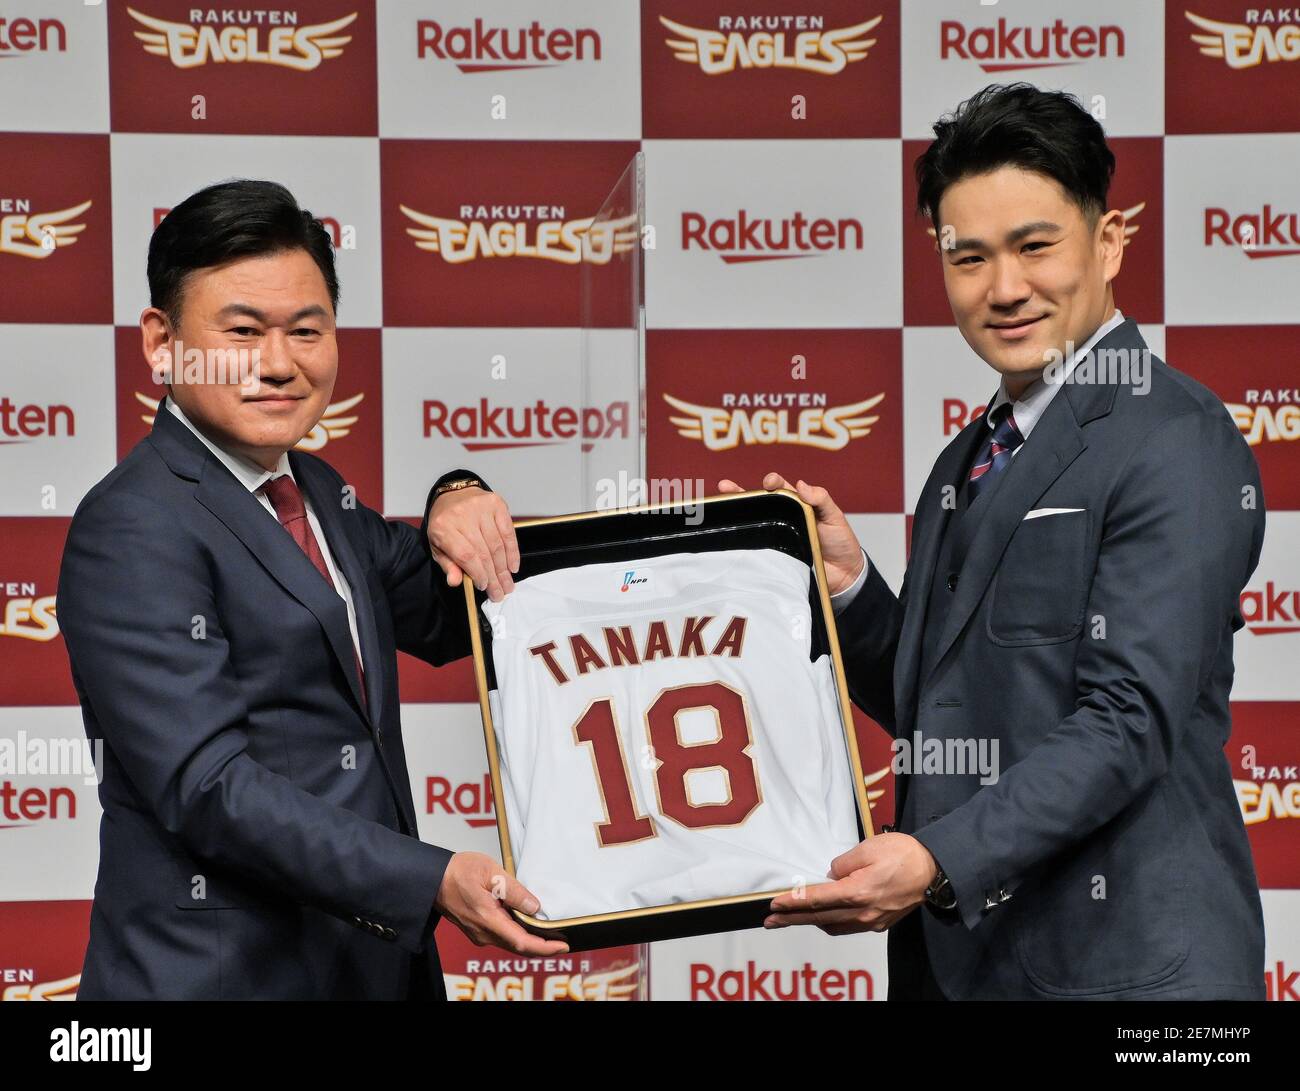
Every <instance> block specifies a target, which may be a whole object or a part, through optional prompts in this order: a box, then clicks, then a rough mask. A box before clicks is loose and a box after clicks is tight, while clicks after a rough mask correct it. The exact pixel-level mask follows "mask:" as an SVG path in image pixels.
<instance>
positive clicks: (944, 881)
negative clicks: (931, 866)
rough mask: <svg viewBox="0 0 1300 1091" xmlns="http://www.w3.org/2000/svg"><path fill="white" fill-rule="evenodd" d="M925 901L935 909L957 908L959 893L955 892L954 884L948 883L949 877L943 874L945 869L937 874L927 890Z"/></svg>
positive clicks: (941, 869)
mask: <svg viewBox="0 0 1300 1091" xmlns="http://www.w3.org/2000/svg"><path fill="white" fill-rule="evenodd" d="M925 900H926V901H927V902H929V903H930V904H931V905H932V906H934V908H935V909H955V908H956V907H957V892H956V891H955V890H953V888H952V883H950V882H949V881H948V876H947V875H945V874H944V873H943V868H940V869H939V870H938V871H936V872H935V874H934V879H933V880H932V881H931V882H930V885H929V886H927V887H926V888H925Z"/></svg>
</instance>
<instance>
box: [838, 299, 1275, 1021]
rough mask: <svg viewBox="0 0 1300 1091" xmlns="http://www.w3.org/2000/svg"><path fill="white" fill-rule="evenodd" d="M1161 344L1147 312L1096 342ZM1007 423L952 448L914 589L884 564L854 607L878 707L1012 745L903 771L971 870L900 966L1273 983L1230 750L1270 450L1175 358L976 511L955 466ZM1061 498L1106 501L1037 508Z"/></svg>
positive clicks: (996, 989) (1152, 986)
mask: <svg viewBox="0 0 1300 1091" xmlns="http://www.w3.org/2000/svg"><path fill="white" fill-rule="evenodd" d="M1145 348H1146V344H1145V342H1144V341H1143V339H1142V336H1141V334H1140V333H1139V332H1138V329H1137V326H1136V325H1135V324H1134V323H1133V322H1132V321H1125V322H1123V323H1122V324H1121V325H1120V326H1118V327H1117V328H1116V329H1114V330H1113V331H1111V332H1110V333H1109V334H1108V335H1106V336H1105V337H1104V338H1103V339H1102V340H1101V341H1100V342H1099V343H1098V345H1097V346H1096V350H1095V351H1096V352H1100V351H1102V350H1106V349H1125V350H1128V351H1130V352H1131V351H1136V350H1141V349H1145ZM987 435H988V428H987V425H986V424H985V422H984V420H983V418H980V419H979V420H977V421H975V422H974V423H972V424H970V425H969V426H968V427H966V428H965V429H963V430H962V432H961V433H960V434H959V435H958V436H957V437H956V438H955V439H954V440H953V442H952V443H951V444H950V445H949V446H948V447H947V449H946V450H944V452H943V453H942V454H941V455H940V456H939V459H938V462H937V463H936V464H935V468H934V470H933V472H932V473H931V475H930V478H929V480H928V481H927V482H926V485H925V488H924V489H923V491H922V493H921V496H920V499H919V501H918V504H917V508H916V516H915V520H914V523H913V533H912V549H911V558H910V562H909V564H908V568H907V574H906V577H905V579H904V581H903V586H902V590H901V592H900V594H899V596H898V597H897V598H896V597H895V596H894V595H893V593H892V592H891V591H890V590H889V588H888V586H886V584H885V583H884V581H883V580H882V579H881V578H880V576H879V574H878V573H876V572H875V566H874V565H873V566H872V574H871V575H870V577H869V578H868V581H867V583H866V584H865V585H864V587H863V589H862V591H861V592H860V593H859V594H858V596H857V597H856V598H855V599H854V600H853V602H852V603H851V604H850V605H849V607H848V608H847V609H846V610H845V611H844V613H843V614H842V615H841V616H840V617H839V619H838V628H839V633H840V638H841V642H842V646H843V652H844V661H845V669H846V673H847V675H848V681H849V689H850V692H851V693H852V695H853V698H854V701H855V702H856V703H857V704H858V705H859V706H860V707H861V708H862V709H863V710H864V711H866V712H867V713H868V714H869V715H871V716H873V717H874V718H875V719H876V720H878V721H879V722H880V723H881V724H883V725H884V726H885V727H886V728H887V729H888V730H890V731H892V732H893V733H894V734H895V735H896V736H897V737H898V738H900V739H907V740H910V741H915V739H916V736H915V735H914V733H915V732H920V737H921V739H922V740H923V741H924V740H942V741H945V742H947V741H949V740H963V739H979V738H983V739H985V740H990V741H992V740H996V742H997V744H998V748H999V752H1000V755H999V756H1000V765H1001V775H1000V777H999V779H998V780H997V781H996V783H989V784H981V783H980V777H979V776H978V774H974V773H967V774H965V775H960V774H958V773H954V772H951V771H949V772H943V773H940V772H927V771H925V769H924V767H922V768H921V769H917V768H916V767H915V766H914V767H913V768H912V771H911V772H910V774H909V775H900V776H899V778H898V781H897V789H898V814H899V816H900V818H899V822H900V826H901V828H902V832H904V833H910V834H912V835H913V836H915V837H916V838H918V839H919V840H920V841H921V842H922V843H923V844H925V845H926V847H927V848H929V849H930V851H931V852H932V853H933V855H934V857H935V859H936V860H937V861H938V863H939V865H940V867H942V868H943V869H944V871H945V872H946V873H947V875H948V876H949V878H950V879H951V881H952V885H953V888H954V890H955V892H956V895H957V912H955V913H949V914H944V913H941V912H936V911H934V910H932V909H931V908H929V907H928V906H922V907H921V908H920V909H918V910H916V912H917V913H918V914H920V917H921V927H920V928H919V929H918V928H916V927H915V922H907V925H908V926H907V927H903V926H901V925H896V926H895V928H894V929H893V930H891V936H890V974H891V979H893V978H894V976H895V975H896V974H897V975H899V976H900V977H901V976H903V975H914V974H915V973H916V970H917V964H918V963H919V962H921V961H922V960H923V959H924V957H925V956H926V954H928V958H929V962H930V965H931V967H932V970H933V973H934V977H935V980H936V981H937V983H938V984H939V985H940V987H941V988H942V989H943V991H944V993H945V994H946V995H947V996H949V997H950V998H1005V999H1017V998H1018V999H1029V998H1045V997H1061V998H1069V997H1073V998H1094V997H1103V998H1131V997H1146V996H1165V997H1172V998H1195V997H1224V998H1234V997H1236V998H1258V999H1263V995H1264V965H1263V964H1264V931H1263V919H1262V914H1261V908H1260V899H1259V889H1258V883H1257V880H1256V876H1255V871H1254V867H1253V864H1252V861H1251V855H1250V848H1249V844H1248V841H1247V837H1246V832H1245V828H1244V826H1243V823H1242V819H1241V815H1240V811H1239V808H1238V804H1237V801H1236V797H1235V794H1234V792H1233V787H1232V779H1231V773H1230V770H1229V765H1228V761H1227V758H1226V757H1225V755H1224V749H1223V748H1224V745H1225V744H1226V743H1227V741H1228V735H1229V732H1230V730H1231V723H1230V718H1229V708H1228V693H1229V689H1230V687H1231V684H1232V675H1233V663H1232V643H1233V633H1234V632H1235V631H1236V630H1237V629H1239V628H1240V627H1241V626H1242V624H1243V622H1242V617H1241V614H1240V612H1239V609H1238V599H1239V595H1240V592H1241V589H1242V587H1243V586H1244V585H1245V583H1246V581H1247V580H1248V578H1249V577H1250V574H1251V572H1252V571H1253V570H1254V568H1255V565H1256V563H1257V562H1258V560H1259V553H1260V546H1261V543H1262V541H1263V532H1264V509H1263V502H1262V494H1261V491H1260V485H1259V473H1258V468H1257V466H1256V464H1255V460H1254V457H1253V456H1252V455H1251V452H1250V449H1249V447H1248V446H1247V445H1246V443H1245V440H1244V439H1243V437H1242V436H1241V434H1240V432H1239V431H1238V429H1237V427H1236V425H1235V424H1234V423H1233V421H1232V419H1231V417H1230V416H1229V415H1228V413H1227V411H1226V409H1225V408H1224V406H1223V404H1222V403H1221V402H1220V401H1219V399H1218V398H1216V397H1215V396H1214V395H1213V394H1211V393H1210V392H1209V391H1208V390H1206V389H1205V388H1204V387H1203V386H1201V385H1199V384H1198V383H1196V382H1194V381H1192V380H1191V379H1189V378H1188V377H1187V376H1185V375H1183V374H1182V373H1180V372H1178V371H1175V370H1174V369H1173V368H1170V367H1168V366H1167V365H1166V364H1164V363H1163V362H1162V361H1160V360H1159V359H1157V358H1155V357H1154V356H1153V357H1151V385H1150V390H1149V391H1148V392H1147V393H1145V394H1143V393H1139V392H1138V390H1137V389H1135V388H1134V386H1132V385H1118V384H1098V385H1082V384H1073V385H1066V386H1065V387H1064V389H1062V390H1060V391H1058V392H1057V394H1056V396H1055V397H1054V398H1053V399H1052V401H1051V403H1050V404H1049V406H1048V407H1047V409H1046V411H1045V413H1044V415H1043V417H1042V418H1041V419H1040V420H1039V421H1038V423H1037V425H1036V427H1035V428H1034V430H1033V431H1032V432H1031V433H1030V436H1029V438H1028V439H1027V440H1026V441H1025V443H1024V445H1023V447H1022V448H1021V449H1020V451H1019V452H1018V453H1017V454H1016V456H1015V458H1014V459H1013V460H1012V463H1011V465H1010V466H1009V467H1008V468H1007V469H1006V470H1005V471H1004V472H1003V473H1002V474H1001V475H1000V478H1001V480H1000V481H998V482H996V483H994V484H993V485H992V487H991V488H990V489H988V490H986V491H985V492H984V493H982V494H981V496H980V498H979V500H978V501H976V502H975V503H974V504H973V505H972V506H971V507H970V509H969V510H968V511H967V512H966V513H965V514H964V515H962V517H961V518H960V520H955V519H954V517H953V512H952V510H951V509H952V505H951V504H945V503H944V502H943V498H944V496H945V495H951V493H950V492H948V493H945V490H946V489H947V487H949V486H957V485H959V484H960V481H961V478H962V476H963V475H964V474H965V472H966V470H967V468H968V467H969V466H970V464H971V462H972V456H973V455H974V454H975V452H976V450H977V448H978V447H979V445H980V444H981V443H982V442H983V441H984V439H986V438H987ZM1036 508H1079V509H1083V510H1082V511H1077V512H1067V513H1061V514H1055V515H1045V516H1042V517H1039V518H1034V519H1029V520H1026V519H1025V515H1026V514H1027V513H1028V512H1029V511H1030V510H1031V509H1036ZM945 533H948V534H951V535H953V536H954V537H953V540H952V541H951V542H950V543H948V548H949V550H950V551H951V552H950V556H949V558H948V559H949V565H948V572H947V573H940V574H939V575H940V578H939V579H937V580H936V579H934V578H933V577H934V574H935V569H936V565H937V564H938V563H939V557H940V556H941V555H945V551H944V550H942V549H941V541H942V539H943V536H944V534H945ZM932 594H938V595H944V596H949V600H948V601H947V602H946V603H942V604H939V605H941V606H942V607H943V609H941V610H938V611H936V610H935V609H933V608H932V604H931V603H930V602H929V599H930V596H931V595H932ZM936 613H937V614H939V615H941V616H942V617H943V618H944V622H943V624H942V626H939V627H938V628H939V629H940V631H938V632H926V631H925V628H926V622H927V618H929V617H934V616H936ZM923 648H928V650H929V653H928V655H926V657H925V658H926V660H927V665H928V667H929V669H928V670H926V671H925V672H922V669H921V660H922V650H923ZM950 768H951V767H950ZM922 936H923V937H924V949H923V950H922V949H921V946H920V944H921V937H922Z"/></svg>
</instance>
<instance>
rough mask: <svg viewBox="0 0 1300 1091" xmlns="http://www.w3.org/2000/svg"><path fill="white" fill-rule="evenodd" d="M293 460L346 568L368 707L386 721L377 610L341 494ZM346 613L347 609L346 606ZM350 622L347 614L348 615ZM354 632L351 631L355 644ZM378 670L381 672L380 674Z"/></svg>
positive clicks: (372, 718) (332, 548) (341, 566)
mask: <svg viewBox="0 0 1300 1091" xmlns="http://www.w3.org/2000/svg"><path fill="white" fill-rule="evenodd" d="M289 461H290V462H291V463H292V464H293V474H294V477H295V478H296V479H297V481H298V482H299V484H300V486H301V487H302V491H303V493H304V494H305V495H306V496H307V499H308V500H310V501H311V506H312V511H313V512H315V514H316V518H317V519H318V520H319V521H320V525H321V529H322V530H323V531H324V532H325V538H326V541H327V542H328V544H329V548H330V553H331V555H332V556H333V558H334V563H335V564H336V565H337V566H338V567H339V569H340V570H341V571H342V573H343V576H344V578H345V579H346V580H347V581H348V587H349V588H351V591H352V608H353V610H354V611H355V612H356V615H357V637H358V638H359V639H360V641H361V659H362V665H363V668H364V671H365V690H366V706H365V707H366V708H367V710H368V715H369V718H370V722H371V723H372V724H378V723H381V722H382V714H383V707H382V706H383V696H384V695H383V691H384V686H383V682H382V679H383V656H382V655H381V654H380V651H379V631H378V629H377V628H376V626H375V612H374V609H373V607H372V606H371V603H370V592H369V590H368V589H367V584H366V573H365V569H363V568H362V566H361V561H360V559H359V558H358V557H357V554H356V551H355V550H353V548H352V541H351V539H350V538H349V537H348V534H347V529H346V528H345V527H344V525H343V515H342V509H341V507H340V504H341V497H339V496H336V495H334V494H333V492H332V491H331V488H330V485H329V484H328V483H326V482H325V481H323V480H322V479H321V476H320V475H318V474H317V473H315V472H314V471H315V467H313V466H312V464H311V463H310V461H309V460H307V459H305V458H300V457H299V456H298V454H297V452H295V451H290V452H289ZM345 612H346V608H345ZM344 620H345V622H346V616H345V618H344ZM351 640H352V634H351V632H349V633H348V642H349V644H350V643H351ZM376 672H378V673H376Z"/></svg>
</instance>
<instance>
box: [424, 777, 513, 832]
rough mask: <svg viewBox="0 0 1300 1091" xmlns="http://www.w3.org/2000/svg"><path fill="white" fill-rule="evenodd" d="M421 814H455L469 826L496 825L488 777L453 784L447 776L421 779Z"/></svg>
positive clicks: (490, 782) (478, 827)
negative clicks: (422, 812) (422, 783)
mask: <svg viewBox="0 0 1300 1091" xmlns="http://www.w3.org/2000/svg"><path fill="white" fill-rule="evenodd" d="M424 813H425V814H430V815H433V814H447V815H458V816H459V817H461V818H463V819H464V820H465V825H467V826H469V827H470V828H471V829H476V830H477V829H481V828H482V827H484V826H495V825H496V822H497V820H496V807H495V806H494V805H493V797H492V776H491V774H489V773H484V774H483V780H482V781H481V782H479V781H472V780H466V781H462V782H461V783H459V784H457V783H455V782H453V781H452V780H451V779H450V778H448V777H425V778H424Z"/></svg>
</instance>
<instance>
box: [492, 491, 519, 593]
mask: <svg viewBox="0 0 1300 1091" xmlns="http://www.w3.org/2000/svg"><path fill="white" fill-rule="evenodd" d="M496 527H497V533H498V534H500V535H501V540H502V541H503V542H504V543H505V546H506V567H507V568H508V569H509V570H510V572H511V573H515V572H518V571H519V539H518V538H516V537H515V524H514V523H513V522H512V521H511V519H510V512H509V511H507V510H506V506H505V504H501V505H500V506H499V507H498V508H497V510H496ZM511 583H512V584H513V583H514V581H513V580H512V581H511Z"/></svg>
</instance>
